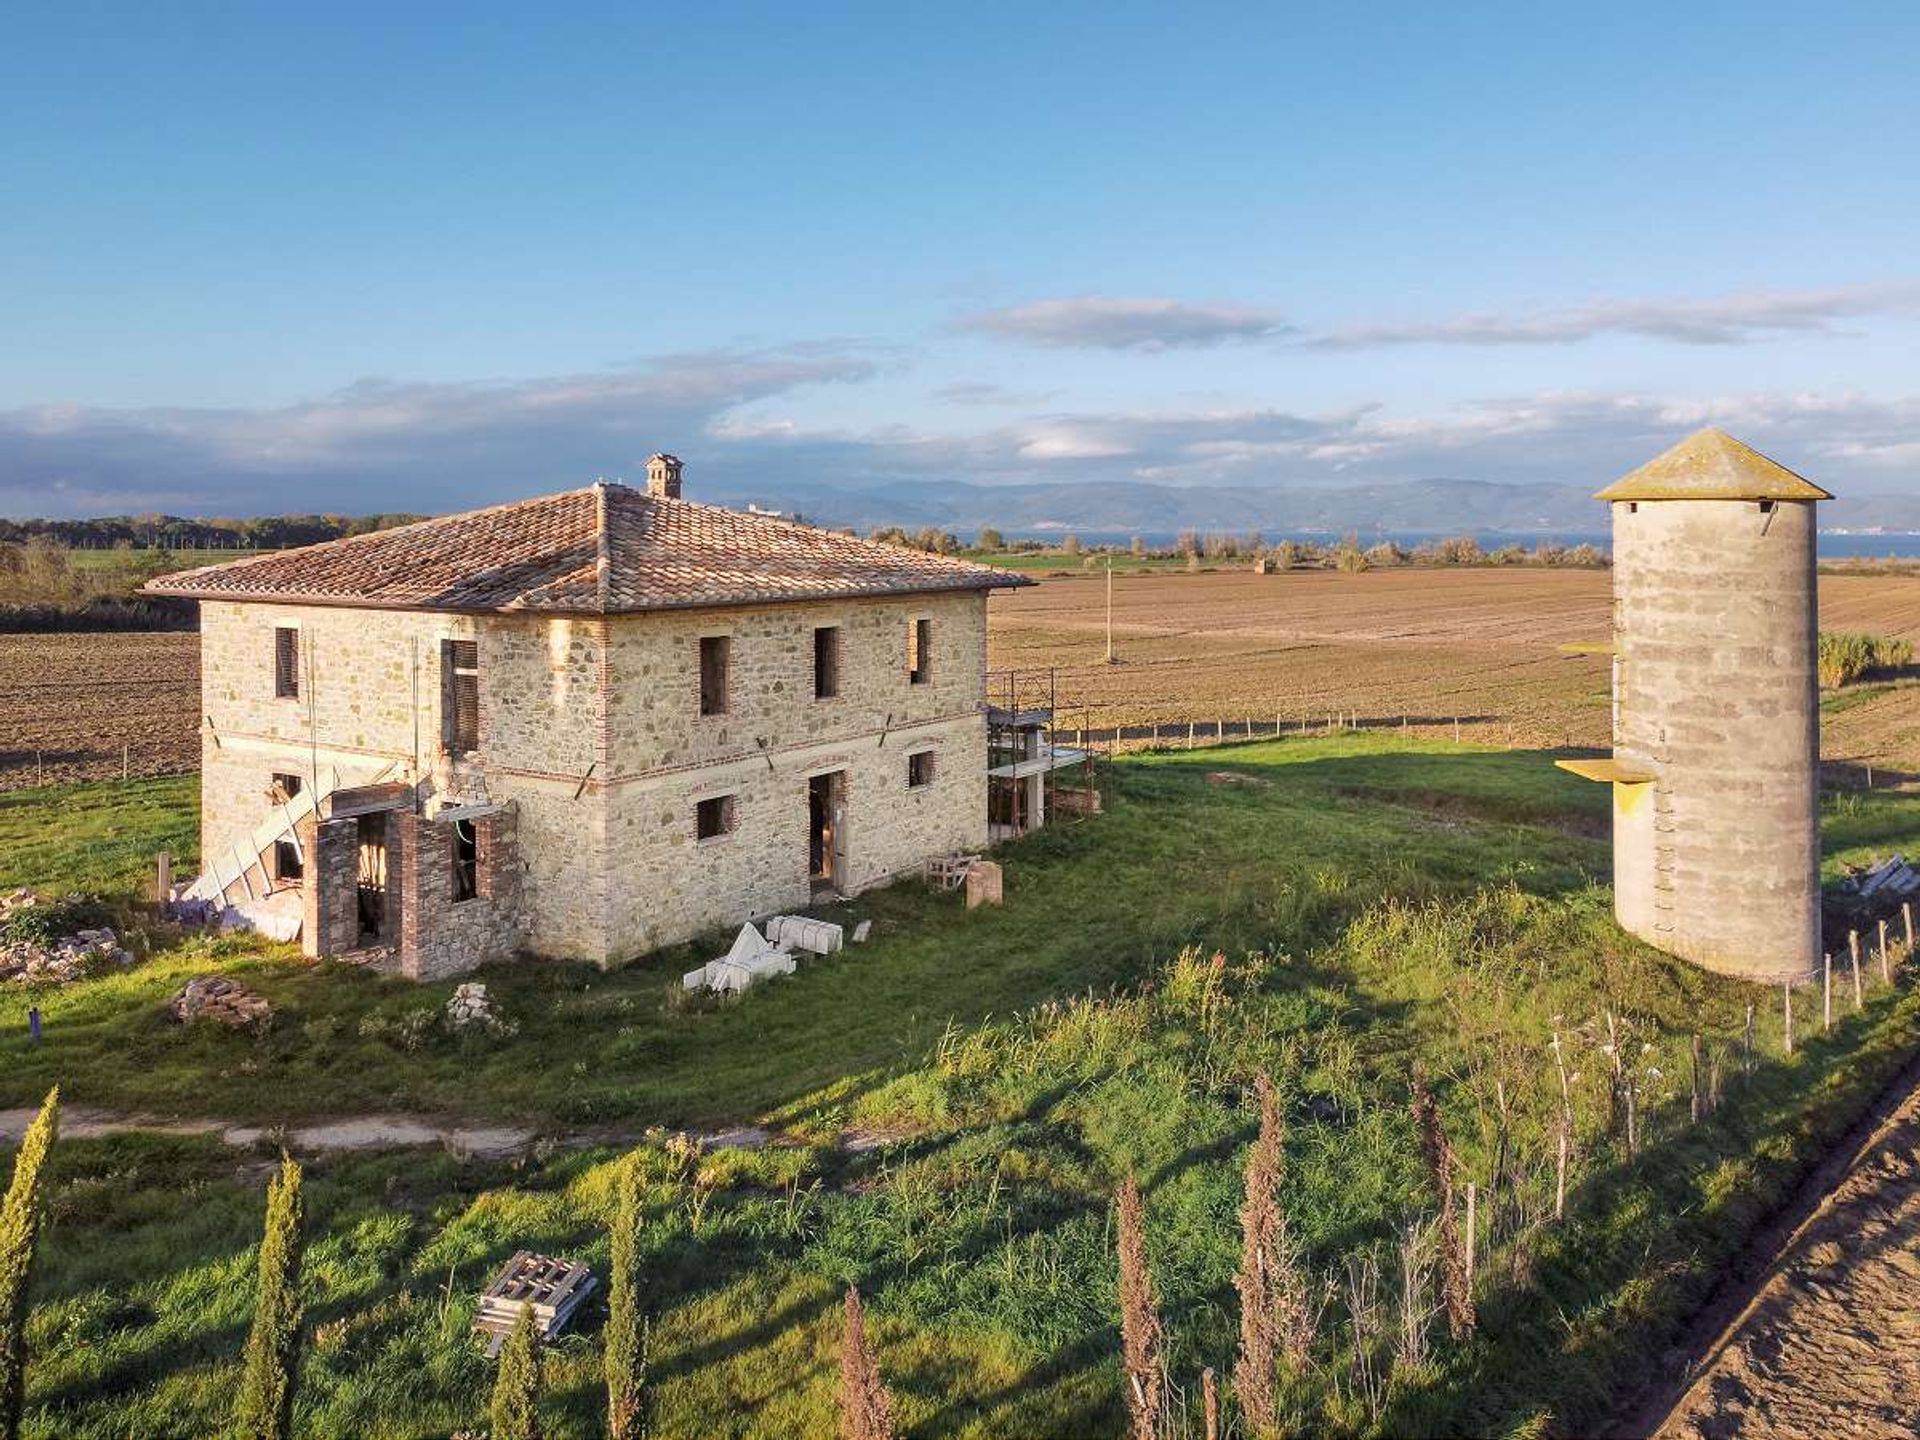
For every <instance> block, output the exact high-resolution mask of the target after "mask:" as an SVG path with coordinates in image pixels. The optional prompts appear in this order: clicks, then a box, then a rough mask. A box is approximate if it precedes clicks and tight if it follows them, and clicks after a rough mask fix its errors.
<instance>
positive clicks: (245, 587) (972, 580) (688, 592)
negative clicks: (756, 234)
mask: <svg viewBox="0 0 1920 1440" xmlns="http://www.w3.org/2000/svg"><path fill="white" fill-rule="evenodd" d="M1031 583H1032V582H1031V581H1030V580H1028V579H1026V578H1025V577H1024V576H1020V575H1016V574H1013V573H1011V572H1009V571H1005V570H996V569H994V568H993V567H991V566H988V565H976V564H974V563H972V562H971V561H966V560H955V559H952V558H950V557H948V556H944V555H930V554H927V553H926V552H924V551H920V550H910V549H907V548H905V547H903V546H898V545H889V544H885V543H884V542H881V541H877V540H861V539H857V538H856V537H854V536H851V535H841V534H837V533H835V532H833V531H831V530H816V529H813V528H812V527H810V526H806V525H799V524H795V523H793V522H792V521H787V520H778V519H775V518H773V517H772V516H768V515H755V514H749V513H746V512H743V511H739V510H725V509H721V508H720V507H718V506H714V505H698V504H695V503H693V502H692V501H688V500H676V499H663V498H660V497H657V496H653V495H649V494H647V493H646V492H645V491H642V490H636V489H634V488H632V487H631V486H627V485H618V484H611V483H607V482H601V483H599V484H596V485H590V486H588V487H587V488H586V489H584V490H569V491H565V492H563V493H561V494H558V495H543V496H540V497H539V498H537V499H533V500H521V501H517V502H515V503H513V504H511V505H496V506H493V507H492V508H490V509H486V510H471V511H468V512H466V513H465V514H461V515H444V516H440V517H438V518H436V519H432V520H422V521H418V522H416V523H414V524H412V525H401V526H396V527H395V528H394V529H391V530H380V531H375V532H374V533H372V534H368V535H352V536H348V537H347V538H345V539H342V540H328V541H325V542H324V543H322V544H319V545H308V546H304V547H303V548H301V549H298V550H281V551H276V552H274V553H273V554H270V555H258V556H254V557H253V558H251V559H247V560H235V561H232V562H230V563H228V564H225V565H208V566H203V567H202V568H200V569H197V570H183V571H180V572H178V573H177V574H172V575H162V576H160V577H159V578H157V579H155V580H151V581H149V582H148V583H147V586H146V589H148V590H149V591H151V592H153V593H155V594H159V595H184V596H188V597H190V598H193V599H198V600H258V601H267V602H279V603H286V604H307V605H359V606H372V607H378V608H383V609H407V610H467V611H475V610H478V611H526V612H534V613H551V614H573V615H583V614H584V615H619V614H628V613H633V612H637V611H644V610H684V609H692V608H695V607H699V606H706V605H752V604H764V603H778V602H781V601H792V600H824V599H836V598H841V597H848V596H861V595H907V594H915V593H920V592H926V591H939V590H987V589H994V588H998V587H1002V586H1015V585H1027V584H1031Z"/></svg>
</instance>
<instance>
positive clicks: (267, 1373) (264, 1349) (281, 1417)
mask: <svg viewBox="0 0 1920 1440" xmlns="http://www.w3.org/2000/svg"><path fill="white" fill-rule="evenodd" d="M304 1219H305V1206H304V1203H303V1201H302V1200H301V1195H300V1167H299V1166H298V1165H296V1164H294V1163H293V1161H292V1160H291V1159H289V1158H288V1157H287V1156H285V1155H282V1156H281V1157H280V1173H279V1175H278V1176H276V1177H275V1178H274V1179H273V1180H272V1181H271V1182H270V1183H269V1184H268V1186H267V1228H266V1235H265V1237H264V1238H263V1239H262V1240H261V1242H260V1297H259V1299H258V1301H257V1302H256V1303H255V1305H254V1310H253V1331H252V1333H251V1334H249V1335H248V1336H247V1361H246V1374H245V1377H244V1378H243V1379H242V1381H241V1384H240V1402H239V1408H238V1413H237V1414H236V1416H235V1421H236V1429H237V1430H238V1431H239V1433H240V1435H241V1436H243V1437H244V1440H290V1437H291V1436H292V1434H293V1391H294V1385H295V1383H296V1381H297V1379H298V1375H299V1367H300V1319H301V1305H300V1252H301V1243H302V1236H301V1228H302V1225H303V1222H304Z"/></svg>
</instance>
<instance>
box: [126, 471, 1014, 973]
mask: <svg viewBox="0 0 1920 1440" xmlns="http://www.w3.org/2000/svg"><path fill="white" fill-rule="evenodd" d="M680 474H681V466H680V462H679V461H678V460H677V459H675V458H674V457H672V456H670V455H656V456H654V457H653V458H652V459H651V460H650V461H649V462H648V466H647V486H646V489H645V490H639V489H635V488H632V487H629V486H626V485H620V484H611V483H600V484H595V485H592V486H589V487H587V488H586V489H581V490H573V491H568V492H565V493H563V494H558V495H548V496H544V497H541V498H538V499H533V500H525V501H520V502H518V503H515V504H510V505H501V506H496V507H493V508H490V509H485V510H476V511H472V512H469V513H466V514H461V515H451V516H445V517H442V518H438V519H433V520H426V521H422V522H419V523H417V524H412V525H406V526H401V527H399V528H396V529H392V530H385V531H380V532H378V533H374V534H369V535H359V536H353V537H350V538H347V539H343V540H335V541H330V542H327V543H325V544H320V545H313V546H308V547H306V548H303V549H299V550H290V551H282V552H277V553H274V554H270V555H264V556H258V557H255V558H252V559H247V560H241V561H237V562H234V563H231V564H225V565H214V566H209V567H205V568H202V569H197V570H189V571H184V572H182V573H179V574H175V575H169V576H165V577H162V578H161V579H158V580H155V581H153V582H152V583H151V584H150V586H149V587H148V588H149V589H151V590H153V591H155V592H157V593H160V594H167V595H179V596H186V597H190V598H192V599H195V600H198V601H199V602H200V613H201V658H202V697H203V709H204V712H205V713H204V716H203V718H202V723H201V734H202V767H203V768H202V782H201V786H202V789H201V799H202V809H201V839H202V855H203V864H204V867H205V868H204V872H203V874H202V875H201V877H200V879H199V880H198V881H197V882H196V883H195V887H194V891H193V893H195V894H197V895H199V896H200V897H202V898H206V899H211V900H213V901H215V902H216V903H231V904H241V905H251V906H271V905H276V904H277V905H279V906H281V907H282V909H283V910H286V909H294V910H296V911H297V914H298V918H299V922H300V925H301V934H302V943H303V945H304V947H305V948H306V950H307V952H308V953H309V954H313V955H336V956H337V955H347V956H357V955H365V956H367V957H368V958H370V959H374V960H376V961H378V962H379V963H382V964H384V965H387V966H389V967H390V968H392V969H395V970H397V971H398V972H399V973H402V974H406V975H410V976H414V977H416V978H423V979H426V978H438V977H442V976H446V975H450V974H455V973H459V972H460V971H463V970H467V969H471V968H473V967H474V966H476V965H479V964H482V963H484V962H486V961H490V960H497V959H502V958H506V957H508V956H510V955H514V954H519V953H532V954H536V955H542V956H552V957H560V958H569V959H580V960H590V961H595V962H598V963H601V964H611V963H616V962H620V961H624V960H627V959H630V958H632V957H634V956H636V955H640V954H643V953H645V952H647V951H650V950H653V949H656V948H658V947H661V946H664V945H669V944H673V943H676V942H680V941H684V940H687V939H690V938H692V937H693V936H696V935H698V934H701V933H702V932H705V931H708V930H712V929H720V928H728V927H734V926H738V925H739V924H740V922H741V921H742V920H743V919H745V918H747V917H748V916H763V915H768V914H772V913H776V912H779V911H782V910H788V909H794V908H797V907H801V906H804V905H806V904H808V903H809V902H810V901H812V900H813V899H815V898H816V897H818V896H820V895H822V894H824V893H827V892H838V893H842V894H852V893H855V892H858V891H860V890H862V889H864V888H866V887H869V886H872V885H875V884H878V883H880V882H882V881H885V880H887V879H889V878H891V877H894V876H896V875H900V874H902V873H904V872H908V871H912V870H916V869H918V868H919V867H920V866H921V865H922V864H923V863H924V862H925V861H926V860H928V859H930V858H933V857H935V856H940V855H946V854H951V853H954V852H964V851H978V850H981V849H983V848H985V846H986V843H987V838H988V836H987V808H988V807H987V783H988V782H987V763H988V760H987V756H988V743H987V717H986V694H985V686H986V628H987V596H988V594H989V592H990V591H992V590H993V589H995V588H999V587H1008V586H1014V585H1021V584H1025V583H1029V582H1027V581H1025V580H1023V579H1022V578H1021V577H1019V576H1015V575H1011V574H1009V573H1007V572H1005V571H1000V570H995V569H992V568H989V567H987V566H983V565H976V564H971V563H968V562H965V561H960V560H955V559H951V558H947V557H943V556H938V555H930V554H925V553H922V552H919V551H915V550H909V549H904V548H900V547H896V546H892V545H886V544H880V543H877V542H874V541H868V540H860V539H856V538H853V537H851V536H847V535H841V534H836V533H833V532H830V531H826V530H818V529H813V528H810V527H807V526H804V525H800V524H796V523H792V522H789V521H785V520H780V519H775V518H772V517H769V516H766V515H762V514H749V513H742V512H738V511H732V510H726V509H721V508H717V507H714V506H709V505H700V504H695V503H692V502H690V501H688V500H685V499H683V498H682V497H681V494H680ZM290 891H297V896H296V895H294V894H289V893H288V892H290Z"/></svg>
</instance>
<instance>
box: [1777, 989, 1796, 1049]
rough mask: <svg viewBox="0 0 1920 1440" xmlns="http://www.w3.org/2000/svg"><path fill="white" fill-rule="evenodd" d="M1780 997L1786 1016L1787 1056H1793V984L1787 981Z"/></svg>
mask: <svg viewBox="0 0 1920 1440" xmlns="http://www.w3.org/2000/svg"><path fill="white" fill-rule="evenodd" d="M1780 996H1781V1000H1782V1002H1783V1005H1784V1010H1783V1013H1784V1014H1785V1016H1786V1034H1787V1054H1789V1055H1791V1054H1793V982H1792V981H1791V980H1789V981H1787V983H1786V984H1784V985H1782V986H1781V987H1780Z"/></svg>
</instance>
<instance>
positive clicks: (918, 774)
mask: <svg viewBox="0 0 1920 1440" xmlns="http://www.w3.org/2000/svg"><path fill="white" fill-rule="evenodd" d="M932 783H933V751H931V750H919V751H915V752H914V753H913V754H911V755H909V756H907V784H908V785H909V786H910V787H911V788H913V789H916V790H917V789H919V788H920V787H921V786H922V785H931V784H932Z"/></svg>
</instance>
